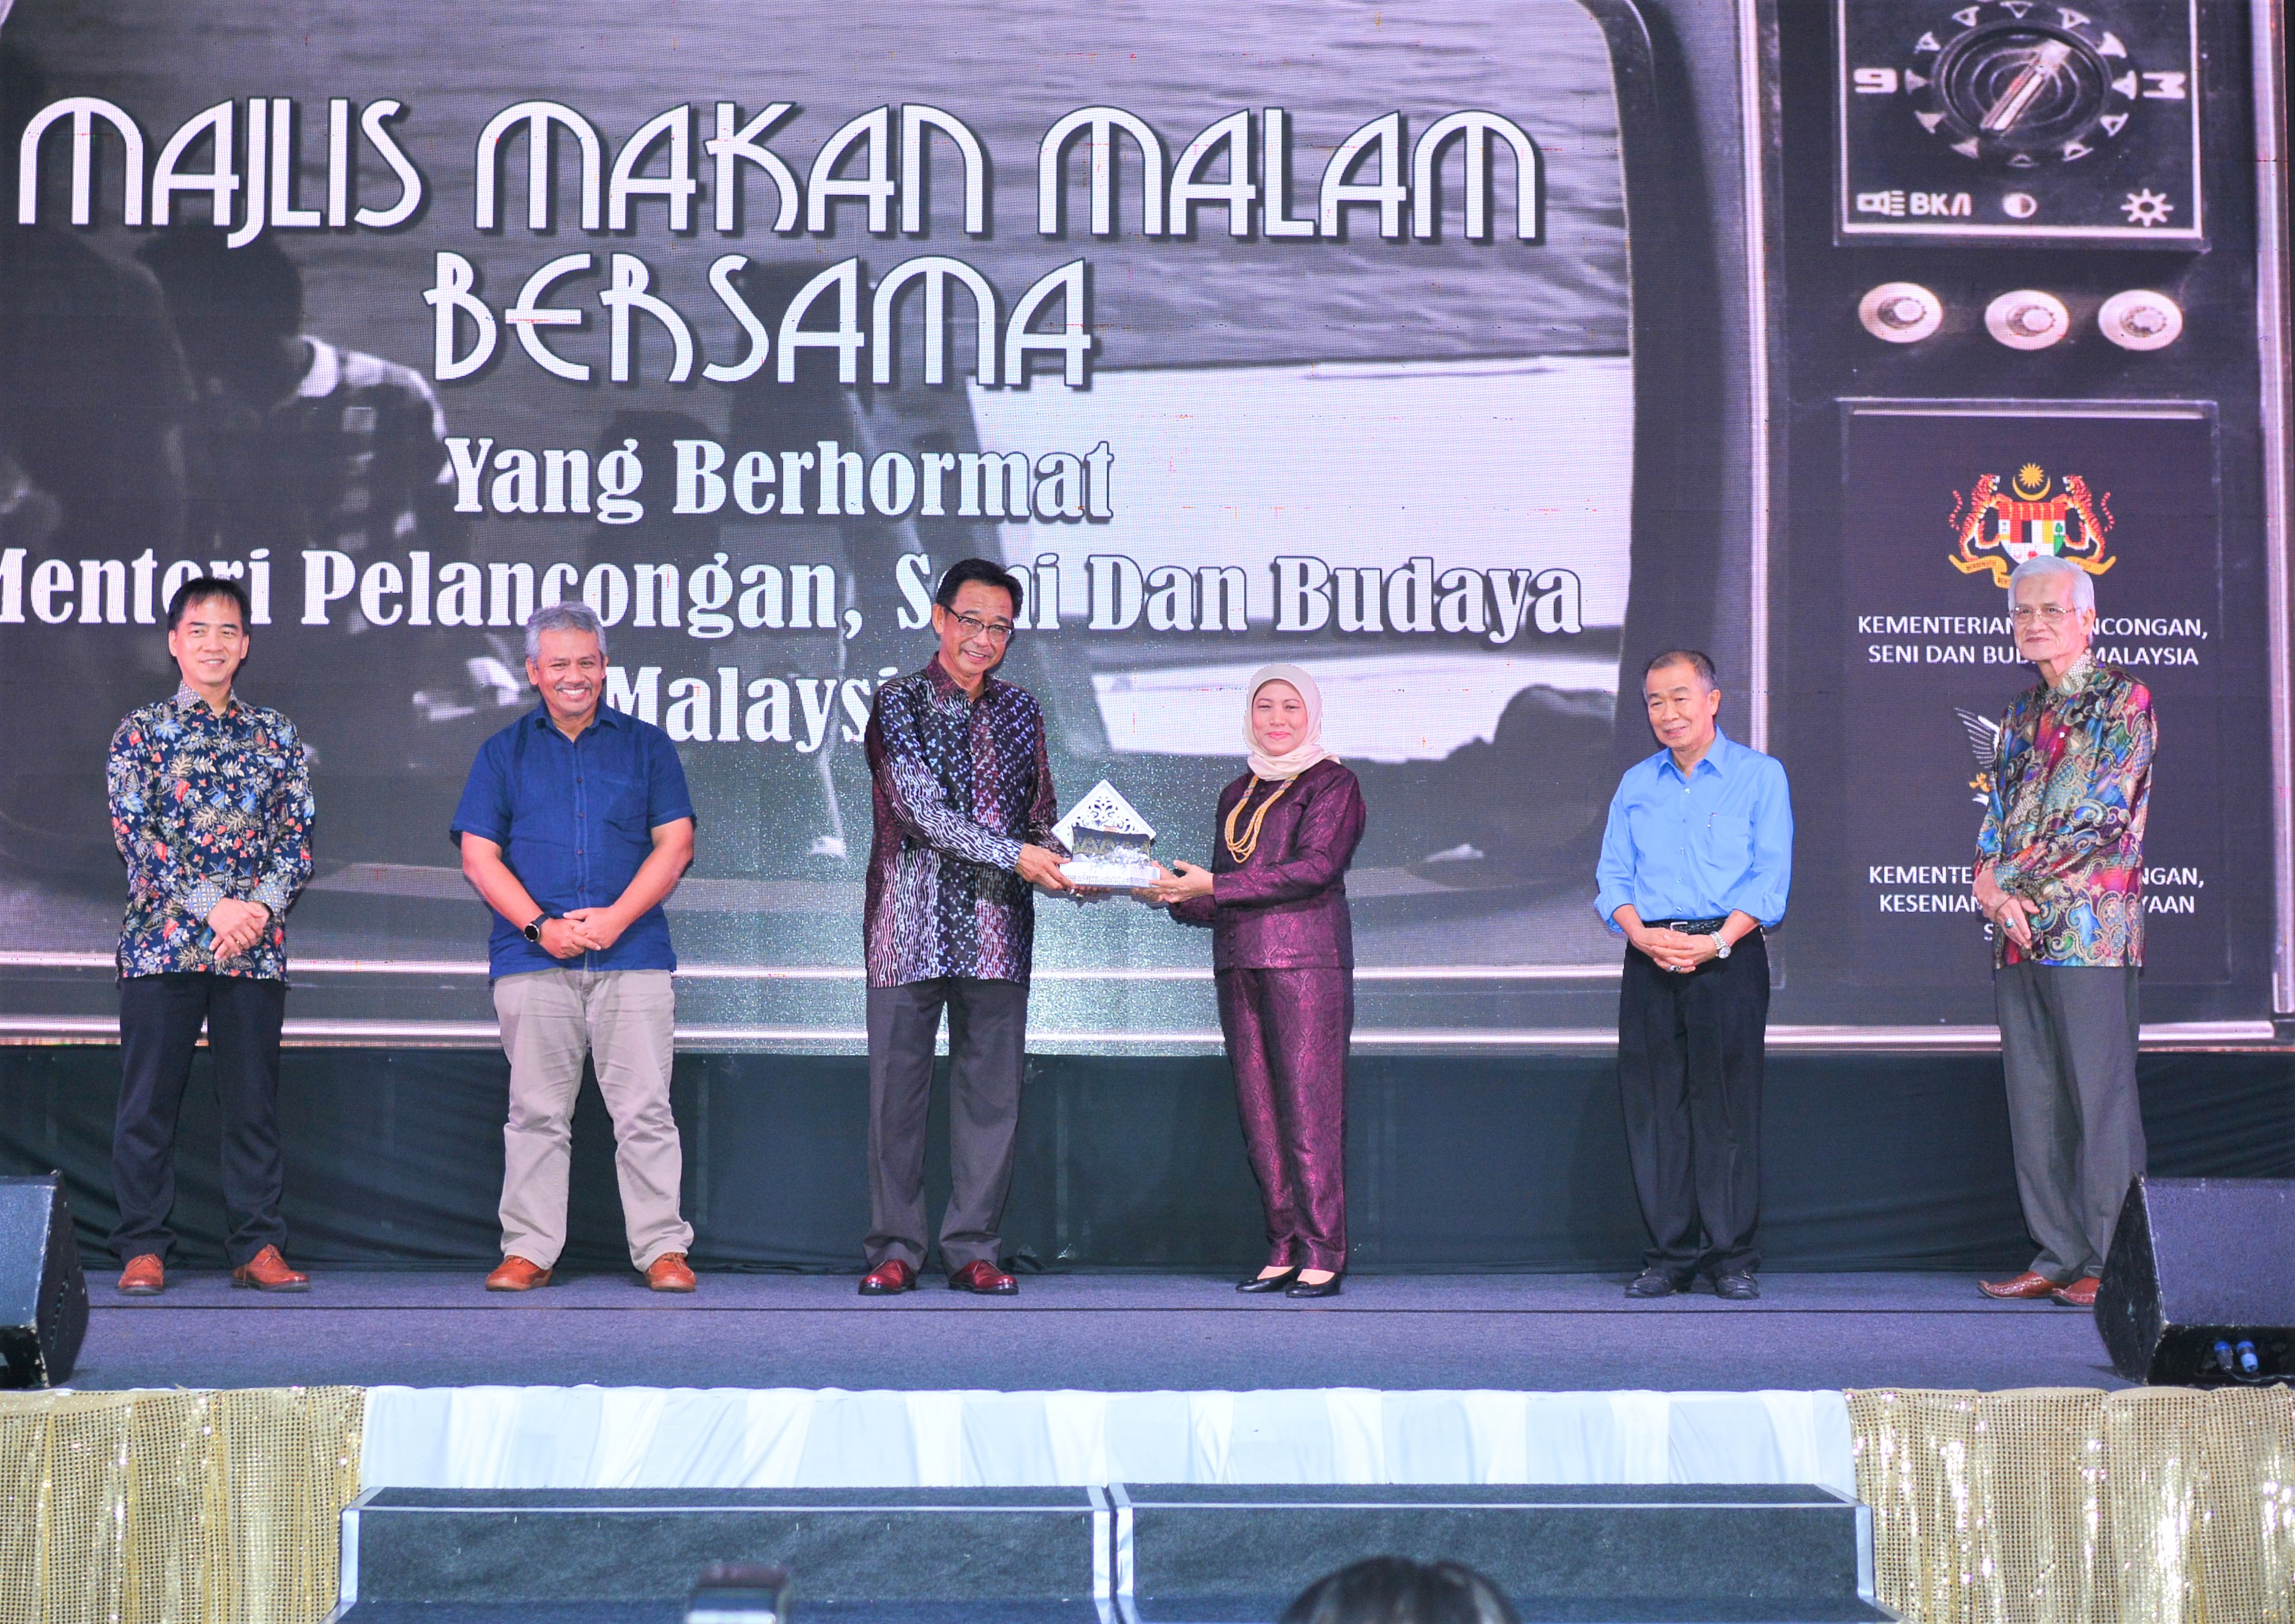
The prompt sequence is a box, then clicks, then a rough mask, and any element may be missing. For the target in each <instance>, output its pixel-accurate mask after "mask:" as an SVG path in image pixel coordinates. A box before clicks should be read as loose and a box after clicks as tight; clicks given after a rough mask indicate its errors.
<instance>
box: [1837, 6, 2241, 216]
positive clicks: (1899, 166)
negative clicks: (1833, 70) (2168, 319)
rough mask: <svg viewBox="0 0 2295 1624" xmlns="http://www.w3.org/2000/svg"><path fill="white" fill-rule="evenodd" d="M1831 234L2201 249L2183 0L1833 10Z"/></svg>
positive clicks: (2192, 19) (2192, 62)
mask: <svg viewBox="0 0 2295 1624" xmlns="http://www.w3.org/2000/svg"><path fill="white" fill-rule="evenodd" d="M1836 20H1837V25H1838V45H1839V69H1840V82H1839V86H1838V92H1837V94H1839V97H1840V109H1839V115H1840V118H1839V130H1840V159H1839V162H1840V171H1841V183H1842V195H1841V216H1840V224H1839V231H1840V233H1841V234H1842V236H1843V237H1854V236H1903V237H1935V236H1948V237H1957V238H1963V239H1967V240H1980V241H1981V240H1982V239H1984V238H1988V237H1991V238H2009V239H2021V240H2032V239H2041V240H2046V239H2048V238H2052V237H2054V238H2084V239H2087V240H2090V241H2094V240H2096V239H2099V238H2116V239H2119V240H2123V241H2125V240H2130V239H2132V240H2136V241H2183V242H2189V241H2193V239H2196V238H2198V237H2200V235H2201V224H2200V195H2199V170H2198V155H2199V125H2198V118H2199V105H2198V101H2197V85H2198V74H2197V71H2196V69H2197V66H2198V49H2197V37H2196V34H2195V31H2194V30H2195V27H2196V16H2195V8H2194V5H2193V0H2103V3H2102V4H2094V5H2079V6H2076V5H2065V4H2054V3H2053V0H1972V4H1961V5H1957V6H1955V5H1951V4H1948V0H1934V3H1933V4H1908V3H1907V0H1837V14H1836Z"/></svg>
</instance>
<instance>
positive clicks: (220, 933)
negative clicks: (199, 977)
mask: <svg viewBox="0 0 2295 1624" xmlns="http://www.w3.org/2000/svg"><path fill="white" fill-rule="evenodd" d="M270 928H271V910H269V909H268V908H265V906H264V905H263V904H262V903H260V902H240V901H239V900H238V899H237V898H235V897H225V898H224V899H223V901H221V902H217V903H216V905H215V906H214V907H213V908H210V909H209V910H208V929H209V930H211V931H213V932H214V933H215V950H214V951H215V956H216V958H217V959H236V958H238V957H239V956H240V955H241V953H244V952H246V951H249V949H251V948H253V947H254V946H255V944H256V943H258V942H260V941H262V940H263V934H264V932H265V931H267V930H269V929H270Z"/></svg>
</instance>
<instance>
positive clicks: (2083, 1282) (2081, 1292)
mask: <svg viewBox="0 0 2295 1624" xmlns="http://www.w3.org/2000/svg"><path fill="white" fill-rule="evenodd" d="M2099 1285H2103V1281H2101V1280H2099V1279H2097V1278H2096V1277H2095V1276H2094V1275H2082V1276H2081V1277H2079V1279H2077V1280H2075V1281H2073V1282H2072V1283H2071V1284H2070V1285H2059V1286H2058V1287H2056V1289H2055V1290H2054V1291H2052V1292H2050V1293H2048V1295H2049V1296H2050V1297H2052V1298H2054V1300H2055V1301H2056V1302H2061V1303H2062V1304H2063V1305H2064V1306H2065V1307H2066V1308H2068V1309H2092V1308H2094V1307H2095V1288H2096V1287H2097V1286H2099Z"/></svg>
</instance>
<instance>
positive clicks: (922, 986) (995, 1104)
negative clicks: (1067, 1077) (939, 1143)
mask: <svg viewBox="0 0 2295 1624" xmlns="http://www.w3.org/2000/svg"><path fill="white" fill-rule="evenodd" d="M943 1008H945V1009H946V1010H947V1011H948V1056H949V1073H948V1092H949V1099H948V1105H949V1109H948V1161H949V1171H950V1173H951V1189H950V1191H949V1197H948V1211H947V1212H946V1213H945V1214H943V1217H942V1219H941V1226H940V1256H941V1263H942V1265H943V1267H944V1268H946V1269H947V1270H948V1271H949V1272H950V1273H951V1274H954V1273H955V1272H956V1271H957V1270H958V1269H962V1268H965V1267H966V1266H967V1265H968V1264H972V1263H979V1262H987V1263H994V1262H995V1261H996V1251H997V1226H998V1225H999V1224H1000V1223H1001V1222H1002V1221H1003V1219H1004V1197H1005V1195H1006V1193H1007V1192H1008V1191H1009V1190H1010V1189H1011V1187H1012V1140H1013V1135H1014V1133H1015V1131H1016V1130H1017V1129H1018V1127H1019V1124H1020V1080H1021V1076H1022V1073H1024V1072H1025V1070H1026V1067H1027V1060H1028V989H1027V988H1026V987H1025V986H1024V985H1022V984H1021V983H1018V982H1017V981H983V980H976V979H975V978H973V977H971V976H966V975H945V976H941V977H938V978H936V979H935V980H931V981H912V982H909V983H906V984H904V985H902V986H898V987H871V988H870V989H869V1225H870V1228H869V1240H868V1253H869V1267H870V1268H871V1269H874V1268H876V1267H877V1266H878V1264H880V1263H883V1262H885V1261H886V1260H888V1259H891V1258H898V1259H900V1260H901V1261H902V1262H904V1263H906V1264H908V1265H909V1267H910V1268H911V1269H921V1268H922V1267H923V1266H924V1261H925V1253H926V1251H927V1245H926V1241H925V1235H926V1228H925V1117H926V1113H927V1111H928V1110H929V1109H930V1108H931V1106H932V1082H933V1041H934V1040H935V1038H937V1037H938V1036H939V1034H940V1016H941V1011H942V1010H943Z"/></svg>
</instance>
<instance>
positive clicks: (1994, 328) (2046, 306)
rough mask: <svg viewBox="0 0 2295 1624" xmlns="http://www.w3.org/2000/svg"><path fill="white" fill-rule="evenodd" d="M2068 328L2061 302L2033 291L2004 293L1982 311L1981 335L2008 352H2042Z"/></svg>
mask: <svg viewBox="0 0 2295 1624" xmlns="http://www.w3.org/2000/svg"><path fill="white" fill-rule="evenodd" d="M2071 325H2072V318H2071V313H2070V311H2068V310H2066V309H2065V308H2064V302H2063V300H2062V299H2060V298H2057V297H2056V296H2055V295H2054V294H2053V293H2043V292H2041V291H2039V290H2038V289H2035V288H2019V289H2018V290H2016V291H2015V292H2013V293H2004V294H2002V295H2001V296H2000V297H1999V298H1997V299H1994V300H1993V301H1992V302H1991V303H1990V304H1989V305H1988V306H1985V308H1984V331H1987V332H1989V333H1990V334H1991V335H1992V336H1993V337H1994V338H1995V339H1998V340H1999V341H2000V342H2001V343H2003V344H2005V345H2006V346H2007V347H2009V348H2010V349H2046V348H2047V347H2048V346H2050V345H2051V344H2054V343H2055V342H2057V341H2058V340H2059V339H2062V337H2063V336H2064V335H2065V334H2066V333H2068V332H2070V331H2071Z"/></svg>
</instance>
